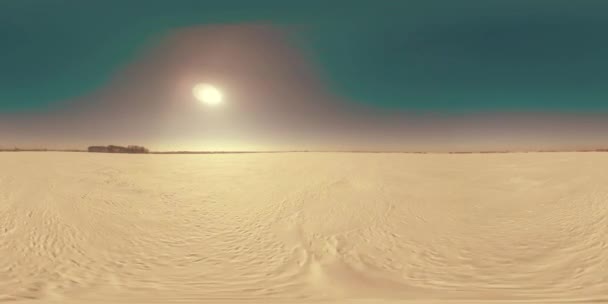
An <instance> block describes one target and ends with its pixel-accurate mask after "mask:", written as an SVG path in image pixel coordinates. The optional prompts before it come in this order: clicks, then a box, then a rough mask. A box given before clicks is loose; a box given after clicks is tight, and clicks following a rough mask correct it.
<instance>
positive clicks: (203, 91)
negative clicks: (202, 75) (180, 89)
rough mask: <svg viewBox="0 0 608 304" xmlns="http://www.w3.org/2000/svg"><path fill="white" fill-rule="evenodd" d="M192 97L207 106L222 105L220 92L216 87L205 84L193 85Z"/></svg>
mask: <svg viewBox="0 0 608 304" xmlns="http://www.w3.org/2000/svg"><path fill="white" fill-rule="evenodd" d="M192 95H194V97H196V99H198V100H200V101H202V102H203V103H205V104H208V105H218V104H220V103H222V99H223V96H222V92H221V91H220V90H218V89H217V88H216V87H214V86H212V85H210V84H207V83H199V84H197V85H195V86H194V87H193V88H192Z"/></svg>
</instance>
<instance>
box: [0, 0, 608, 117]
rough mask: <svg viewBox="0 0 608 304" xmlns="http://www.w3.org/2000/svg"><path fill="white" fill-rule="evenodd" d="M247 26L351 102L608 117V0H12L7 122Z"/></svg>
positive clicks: (3, 62)
mask: <svg viewBox="0 0 608 304" xmlns="http://www.w3.org/2000/svg"><path fill="white" fill-rule="evenodd" d="M251 22H261V23H267V24H272V25H274V26H277V27H279V28H283V29H285V30H286V31H287V32H288V33H289V35H290V36H289V37H290V39H291V40H292V43H293V45H296V46H298V47H299V48H300V50H301V51H302V52H304V54H306V55H307V56H308V59H309V62H310V64H311V65H313V66H315V68H316V69H317V70H318V71H320V75H318V77H320V78H321V79H322V80H323V82H324V83H326V84H327V86H328V87H329V89H330V91H331V92H332V94H335V95H337V96H340V97H341V98H344V99H345V100H348V101H350V102H352V103H363V104H366V105H371V106H374V107H378V108H389V109H400V110H431V111H447V112H451V111H469V110H474V111H485V110H487V111H503V110H508V111H512V110H517V111H583V112H586V111H591V112H597V111H606V110H608V89H607V87H608V86H607V85H606V83H607V81H608V35H606V29H608V1H585V0H581V1H559V0H546V1H533V0H527V1H515V0H508V1H507V0H505V1H489V0H484V1H471V0H462V1H445V0H443V1H429V0H424V1H406V0H402V1H378V0H377V1H314V0H311V1H298V2H296V1H284V0H282V1H269V0H266V1H263V0H261V1H250V0H242V1H237V0H235V1H228V0H226V1H179V0H174V1H157V0H147V1H128V0H121V1H108V0H106V1H68V0H63V1H60V0H44V1H43V0H40V1H33V0H4V1H0V41H1V42H0V43H1V47H0V112H4V113H5V114H6V113H9V112H23V111H26V112H29V111H43V112H44V111H48V110H53V109H56V108H58V107H61V106H62V105H63V104H64V103H63V102H64V101H66V100H73V99H75V98H77V97H80V96H85V95H87V94H89V93H90V92H92V91H94V90H96V89H99V88H102V87H104V85H105V84H106V83H107V81H108V80H109V79H110V78H111V77H112V76H113V75H115V74H116V73H117V72H118V71H120V70H121V69H123V68H124V67H126V66H128V65H129V64H130V63H131V62H133V61H134V60H135V59H137V58H138V56H139V55H140V54H142V53H144V52H145V51H146V50H147V49H148V48H150V47H152V46H154V45H156V43H158V42H159V41H161V39H162V38H163V37H165V36H166V35H167V33H169V32H170V31H172V30H175V29H177V28H180V27H190V26H200V25H205V24H223V23H251ZM82 102H86V99H83V101H82Z"/></svg>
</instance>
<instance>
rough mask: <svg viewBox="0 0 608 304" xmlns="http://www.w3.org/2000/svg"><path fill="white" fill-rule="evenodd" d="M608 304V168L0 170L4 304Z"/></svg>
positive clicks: (122, 162) (92, 163) (289, 160)
mask: <svg viewBox="0 0 608 304" xmlns="http://www.w3.org/2000/svg"><path fill="white" fill-rule="evenodd" d="M2 300H8V301H10V300H22V301H32V300H43V301H47V302H50V301H55V302H57V303H69V302H95V303H113V302H140V303H148V302H155V303H156V302H172V301H181V302H201V301H207V302H214V303H215V302H221V301H235V302H238V301H241V300H242V301H244V302H246V303H251V302H252V301H257V302H264V303H265V302H272V303H283V302H287V301H292V302H313V301H314V302H317V303H318V302H319V301H321V302H323V303H325V302H342V303H354V302H355V300H357V301H362V302H363V303H378V302H379V301H381V300H384V301H391V302H392V301H394V302H402V301H406V300H409V301H413V302H416V301H420V302H424V303H426V302H427V301H437V302H439V303H443V302H446V301H448V300H459V301H462V302H463V303H469V302H471V301H473V300H476V301H481V302H489V301H493V300H527V301H529V302H530V303H538V302H542V301H545V302H552V303H553V302H558V301H577V302H591V301H596V302H601V301H608V153H513V154H466V155H449V154H381V153H377V154H363V153H359V154H349V153H281V154H229V155H126V154H87V153H54V152H47V153H42V152H21V153H9V152H6V153H0V301H2Z"/></svg>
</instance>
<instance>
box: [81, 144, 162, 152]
mask: <svg viewBox="0 0 608 304" xmlns="http://www.w3.org/2000/svg"><path fill="white" fill-rule="evenodd" d="M87 151H89V152H99V153H149V152H150V151H149V150H148V149H146V148H145V147H142V146H133V145H132V146H126V147H123V146H114V145H109V146H90V147H89V148H88V149H87Z"/></svg>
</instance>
